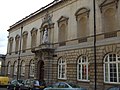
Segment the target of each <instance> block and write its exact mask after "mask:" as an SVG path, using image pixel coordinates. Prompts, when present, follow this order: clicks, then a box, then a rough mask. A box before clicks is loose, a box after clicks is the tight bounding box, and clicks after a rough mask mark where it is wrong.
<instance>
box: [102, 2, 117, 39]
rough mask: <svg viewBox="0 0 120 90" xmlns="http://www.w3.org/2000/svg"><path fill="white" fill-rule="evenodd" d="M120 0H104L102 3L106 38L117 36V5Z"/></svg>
mask: <svg viewBox="0 0 120 90" xmlns="http://www.w3.org/2000/svg"><path fill="white" fill-rule="evenodd" d="M118 1H119V0H104V2H102V3H101V4H100V10H101V13H102V26H103V28H102V30H103V32H104V33H105V34H104V37H105V38H110V37H116V36H117V32H116V30H117V27H118V22H117V15H118V14H117V7H118Z"/></svg>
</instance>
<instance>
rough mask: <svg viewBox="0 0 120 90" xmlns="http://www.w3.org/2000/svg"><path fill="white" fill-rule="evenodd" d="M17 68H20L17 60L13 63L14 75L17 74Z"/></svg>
mask: <svg viewBox="0 0 120 90" xmlns="http://www.w3.org/2000/svg"><path fill="white" fill-rule="evenodd" d="M17 69H18V64H17V62H16V61H15V62H14V65H13V72H14V75H17Z"/></svg>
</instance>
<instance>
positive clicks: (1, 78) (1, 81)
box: [0, 76, 9, 86]
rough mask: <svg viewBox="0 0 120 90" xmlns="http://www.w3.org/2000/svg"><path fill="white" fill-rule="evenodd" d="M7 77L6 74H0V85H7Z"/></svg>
mask: <svg viewBox="0 0 120 90" xmlns="http://www.w3.org/2000/svg"><path fill="white" fill-rule="evenodd" d="M8 84H9V78H8V77H6V76H0V86H8Z"/></svg>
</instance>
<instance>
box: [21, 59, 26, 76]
mask: <svg viewBox="0 0 120 90" xmlns="http://www.w3.org/2000/svg"><path fill="white" fill-rule="evenodd" d="M20 72H21V76H24V75H25V61H22V62H21V69H20Z"/></svg>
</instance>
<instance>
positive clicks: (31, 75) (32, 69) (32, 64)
mask: <svg viewBox="0 0 120 90" xmlns="http://www.w3.org/2000/svg"><path fill="white" fill-rule="evenodd" d="M34 68H35V64H34V61H33V60H32V61H31V62H30V67H29V69H30V77H34Z"/></svg>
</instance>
